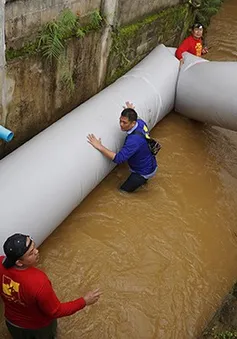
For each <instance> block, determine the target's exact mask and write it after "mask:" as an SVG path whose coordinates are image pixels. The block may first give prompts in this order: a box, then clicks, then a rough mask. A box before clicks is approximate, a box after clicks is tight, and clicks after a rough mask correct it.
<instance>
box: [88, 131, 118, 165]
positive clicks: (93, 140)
mask: <svg viewBox="0 0 237 339" xmlns="http://www.w3.org/2000/svg"><path fill="white" fill-rule="evenodd" d="M87 141H88V142H89V144H91V145H92V146H93V147H94V148H95V149H97V150H98V151H100V152H101V153H102V154H103V155H104V156H106V157H107V158H108V159H110V160H114V158H115V156H116V153H114V152H113V151H111V150H109V149H108V148H106V147H105V146H103V145H102V143H101V139H100V138H99V139H97V138H96V137H95V136H94V134H89V135H88V136H87Z"/></svg>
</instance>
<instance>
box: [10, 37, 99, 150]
mask: <svg viewBox="0 0 237 339" xmlns="http://www.w3.org/2000/svg"><path fill="white" fill-rule="evenodd" d="M100 39H101V32H92V33H90V34H88V35H87V36H86V37H85V38H84V39H83V40H82V39H81V40H78V39H72V40H71V41H69V43H68V47H67V57H68V60H69V64H70V67H71V71H72V72H73V79H74V83H75V88H76V91H75V93H74V94H73V95H70V94H69V93H68V90H67V89H66V87H65V85H64V83H63V82H62V80H61V78H60V76H59V74H60V70H59V69H57V66H58V65H57V64H53V65H51V64H49V63H47V62H46V61H45V60H42V59H40V58H38V57H30V58H24V60H22V59H17V60H15V61H13V62H11V63H9V65H8V72H7V82H8V83H9V84H11V86H10V85H9V96H10V95H12V92H13V93H14V95H12V100H11V101H10V103H9V105H8V115H7V121H6V123H7V126H10V127H11V129H12V130H13V131H14V133H15V137H14V139H13V140H12V141H11V142H10V143H8V144H5V146H4V153H5V154H6V153H9V152H10V151H12V150H14V149H15V148H17V147H18V146H19V145H20V144H22V143H24V142H25V141H27V140H29V139H30V138H31V137H33V136H34V135H36V134H38V133H39V132H40V131H42V130H43V129H45V128H46V127H48V126H49V125H51V124H52V123H54V122H55V121H57V120H58V119H60V118H61V117H62V116H63V115H65V112H69V111H71V110H72V109H73V108H75V107H76V106H78V105H79V104H80V103H82V102H84V101H86V100H87V99H88V98H90V97H91V96H93V95H94V94H96V93H97V92H98V90H99V83H98V79H99V64H100V54H101V44H100V43H99V41H100Z"/></svg>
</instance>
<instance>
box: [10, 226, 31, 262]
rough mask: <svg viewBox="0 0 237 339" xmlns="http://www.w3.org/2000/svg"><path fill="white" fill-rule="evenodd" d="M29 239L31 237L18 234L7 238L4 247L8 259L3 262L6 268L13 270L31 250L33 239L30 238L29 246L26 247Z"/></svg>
mask: <svg viewBox="0 0 237 339" xmlns="http://www.w3.org/2000/svg"><path fill="white" fill-rule="evenodd" d="M27 238H30V236H29V235H25V234H20V233H16V234H13V235H12V236H10V237H9V238H7V240H6V241H5V243H4V245H3V249H4V252H5V254H6V258H5V260H4V261H3V266H4V267H5V268H11V267H13V266H14V265H15V263H16V261H17V260H18V259H20V258H21V257H22V256H23V255H24V254H25V253H26V252H27V251H28V249H29V248H30V246H31V244H32V239H31V238H30V242H29V244H28V245H27V246H26V242H27Z"/></svg>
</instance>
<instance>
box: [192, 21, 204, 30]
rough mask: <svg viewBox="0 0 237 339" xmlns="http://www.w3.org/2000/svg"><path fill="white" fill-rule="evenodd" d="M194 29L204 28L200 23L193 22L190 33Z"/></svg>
mask: <svg viewBox="0 0 237 339" xmlns="http://www.w3.org/2000/svg"><path fill="white" fill-rule="evenodd" d="M195 28H204V27H203V25H202V24H201V23H200V22H195V23H194V24H193V25H192V31H193V30H194V29H195Z"/></svg>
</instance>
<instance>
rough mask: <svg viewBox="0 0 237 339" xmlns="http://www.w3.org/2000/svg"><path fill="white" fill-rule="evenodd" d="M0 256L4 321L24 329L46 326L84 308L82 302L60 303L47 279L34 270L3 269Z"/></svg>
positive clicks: (42, 273)
mask: <svg viewBox="0 0 237 339" xmlns="http://www.w3.org/2000/svg"><path fill="white" fill-rule="evenodd" d="M3 259H4V256H0V279H1V286H0V293H1V297H2V299H3V302H4V306H5V317H6V319H7V320H9V321H10V322H11V323H12V324H13V325H16V326H19V327H22V328H25V329H38V328H42V327H45V326H48V325H49V324H50V323H51V322H52V320H53V319H56V318H61V317H65V316H68V315H71V314H74V313H76V312H77V311H79V310H81V309H82V308H84V307H85V306H86V302H85V300H84V299H83V298H79V299H76V300H74V301H70V302H65V303H60V301H59V300H58V298H57V296H56V294H55V292H54V290H53V288H52V285H51V282H50V281H49V279H48V277H47V275H46V274H45V273H44V272H42V271H41V270H39V269H38V268H35V267H29V268H27V269H25V270H18V269H16V268H14V267H13V268H10V269H6V268H5V267H4V266H3V265H2V261H3Z"/></svg>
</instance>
